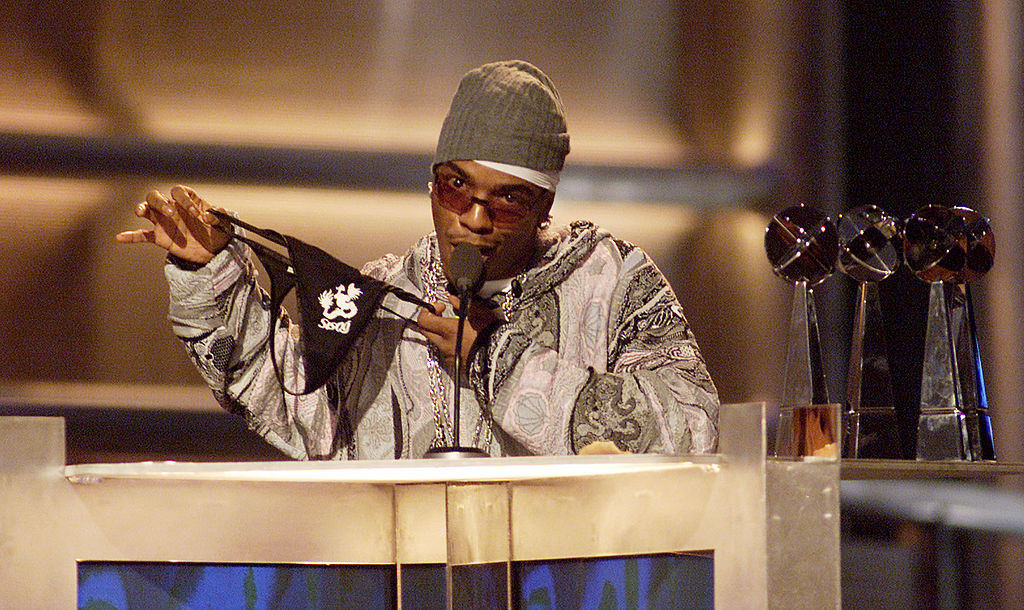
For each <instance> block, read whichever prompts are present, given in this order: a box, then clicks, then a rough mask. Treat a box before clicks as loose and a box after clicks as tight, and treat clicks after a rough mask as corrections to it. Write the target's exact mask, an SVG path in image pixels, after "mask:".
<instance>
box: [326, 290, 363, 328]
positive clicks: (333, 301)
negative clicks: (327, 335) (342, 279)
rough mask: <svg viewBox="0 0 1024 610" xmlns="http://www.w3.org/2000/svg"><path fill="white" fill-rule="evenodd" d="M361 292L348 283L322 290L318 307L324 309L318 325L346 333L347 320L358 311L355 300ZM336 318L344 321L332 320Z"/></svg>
mask: <svg viewBox="0 0 1024 610" xmlns="http://www.w3.org/2000/svg"><path fill="white" fill-rule="evenodd" d="M362 294H363V291H362V290H360V289H359V288H357V287H356V285H355V284H349V285H348V286H345V285H344V284H339V285H338V287H337V288H335V289H334V290H324V291H323V292H321V293H320V307H323V309H324V316H323V318H321V319H320V327H321V328H324V329H327V330H336V331H338V332H342V333H347V332H348V328H349V323H348V322H347V320H351V319H352V318H354V317H355V315H356V313H358V312H359V308H358V307H356V303H355V301H356V299H358V298H359V296H360V295H362ZM337 318H342V319H343V320H346V321H345V322H335V321H334V320H335V319H337Z"/></svg>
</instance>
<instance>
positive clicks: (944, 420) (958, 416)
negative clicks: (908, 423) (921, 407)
mask: <svg viewBox="0 0 1024 610" xmlns="http://www.w3.org/2000/svg"><path fill="white" fill-rule="evenodd" d="M968 447H969V445H968V442H967V420H966V419H965V418H964V414H963V413H960V412H953V413H922V414H921V415H920V417H918V420H917V459H919V460H970V459H971V455H970V452H969V451H968Z"/></svg>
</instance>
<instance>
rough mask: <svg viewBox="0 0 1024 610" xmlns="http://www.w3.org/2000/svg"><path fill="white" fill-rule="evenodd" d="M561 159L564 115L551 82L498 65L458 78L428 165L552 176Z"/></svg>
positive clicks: (531, 71) (533, 70)
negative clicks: (483, 165)
mask: <svg viewBox="0 0 1024 610" xmlns="http://www.w3.org/2000/svg"><path fill="white" fill-rule="evenodd" d="M567 154H569V134H568V132H567V130H566V126H565V112H564V110H563V109H562V100H561V98H559V97H558V92H557V91H555V85H554V84H553V83H552V82H551V79H549V78H548V77H547V75H546V74H544V73H543V72H541V71H540V69H538V68H537V67H535V66H533V65H531V64H529V63H527V62H525V61H517V60H514V61H501V62H496V63H490V64H485V65H483V66H480V67H479V68H476V69H475V70H471V71H469V72H467V73H466V75H465V76H463V77H462V81H461V82H460V83H459V89H458V91H456V92H455V97H454V98H453V99H452V105H451V108H450V109H449V110H448V116H447V117H446V118H445V120H444V125H443V126H442V127H441V136H440V138H439V139H438V142H437V150H436V151H435V152H434V165H435V166H436V165H437V164H438V163H444V162H445V161H460V160H478V161H494V162H497V163H507V164H509V165H520V166H522V167H527V168H530V169H534V170H537V171H558V170H561V169H562V165H564V163H565V156H566V155H567Z"/></svg>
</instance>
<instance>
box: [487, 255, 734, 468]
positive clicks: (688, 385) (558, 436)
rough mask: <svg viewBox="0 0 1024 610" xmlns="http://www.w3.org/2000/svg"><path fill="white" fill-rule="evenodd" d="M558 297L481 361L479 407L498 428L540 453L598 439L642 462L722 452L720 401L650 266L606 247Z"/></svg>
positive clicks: (543, 303)
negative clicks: (643, 457)
mask: <svg viewBox="0 0 1024 610" xmlns="http://www.w3.org/2000/svg"><path fill="white" fill-rule="evenodd" d="M608 241H610V240H608ZM606 246H607V243H606ZM556 292H557V293H558V294H557V295H548V296H547V297H545V298H542V299H539V300H538V302H536V303H533V304H530V305H526V306H524V307H523V310H522V311H520V312H519V313H518V315H517V316H516V317H515V318H514V319H513V320H510V323H508V324H507V325H503V326H502V327H499V328H498V329H497V330H496V331H495V332H494V334H493V335H492V337H491V339H490V341H489V344H488V348H487V350H486V354H477V355H476V357H475V359H474V371H475V372H476V373H477V377H476V378H475V379H473V381H474V385H475V388H476V390H477V392H476V393H477V396H478V399H480V400H481V404H487V405H488V406H489V408H490V412H491V416H492V417H493V418H494V419H495V421H496V422H497V423H498V425H500V426H501V428H502V429H503V430H504V431H505V432H506V433H508V434H509V435H511V436H512V437H513V438H514V439H515V440H516V441H517V442H518V443H519V444H521V445H522V446H523V447H524V448H525V449H526V450H527V451H529V452H530V453H537V454H569V453H577V452H579V450H580V449H582V448H583V447H585V446H586V445H588V444H590V443H592V442H594V441H599V440H604V441H611V442H613V443H615V445H616V446H617V447H618V448H619V449H621V450H624V451H630V452H634V453H646V452H650V453H667V454H685V453H705V452H711V451H714V450H715V448H716V446H717V439H718V426H717V424H718V394H717V391H716V390H715V386H714V384H713V383H712V381H711V378H710V376H709V374H708V371H707V367H706V365H705V363H704V359H703V357H702V356H701V354H700V351H699V349H698V347H697V343H696V341H695V339H694V336H693V333H692V332H691V331H690V327H689V324H688V323H687V321H686V319H685V317H684V315H683V311H682V308H681V307H680V305H679V302H678V300H677V299H676V296H675V294H674V293H673V291H672V289H671V287H670V286H669V284H668V282H667V281H666V280H665V278H664V276H663V275H662V274H661V272H660V271H659V270H658V269H657V267H656V266H655V265H654V263H653V262H652V261H651V260H650V258H649V257H648V256H647V255H646V254H645V253H644V252H643V251H642V250H640V249H639V248H626V247H619V248H617V247H598V248H597V249H596V250H595V252H594V253H593V254H592V255H591V256H590V257H589V259H588V260H587V262H586V263H585V264H584V265H582V266H581V269H579V270H577V271H576V272H574V273H573V275H572V276H570V277H569V278H568V279H567V280H566V281H565V282H563V283H562V284H560V285H559V286H558V287H557V290H556ZM480 351H481V352H484V350H480Z"/></svg>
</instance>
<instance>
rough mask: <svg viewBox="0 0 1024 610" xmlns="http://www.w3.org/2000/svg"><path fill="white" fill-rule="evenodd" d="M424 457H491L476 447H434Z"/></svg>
mask: <svg viewBox="0 0 1024 610" xmlns="http://www.w3.org/2000/svg"><path fill="white" fill-rule="evenodd" d="M423 457H424V458H427V459H432V460H461V459H463V458H482V457H491V456H490V455H488V454H487V452H486V451H484V450H483V449H477V448H476V447H433V448H431V449H428V450H427V453H426V454H424V456H423Z"/></svg>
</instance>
